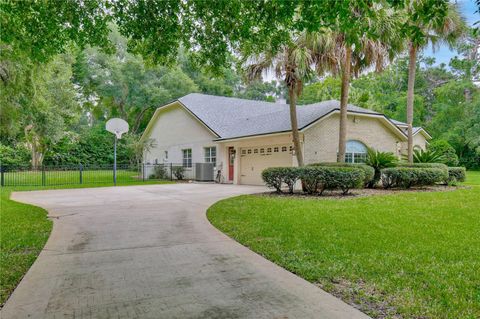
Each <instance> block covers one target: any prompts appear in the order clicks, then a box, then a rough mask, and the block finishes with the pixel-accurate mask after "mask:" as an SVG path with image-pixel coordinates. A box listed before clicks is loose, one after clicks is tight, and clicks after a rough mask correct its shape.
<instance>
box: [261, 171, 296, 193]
mask: <svg viewBox="0 0 480 319" xmlns="http://www.w3.org/2000/svg"><path fill="white" fill-rule="evenodd" d="M262 179H263V181H264V182H265V184H266V185H267V186H268V187H270V188H274V189H275V190H276V191H277V192H278V193H281V192H282V186H283V184H286V185H287V187H288V191H289V193H293V188H294V186H295V183H296V182H297V180H298V179H299V170H298V168H297V167H270V168H267V169H264V170H263V171H262Z"/></svg>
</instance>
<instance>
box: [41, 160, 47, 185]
mask: <svg viewBox="0 0 480 319" xmlns="http://www.w3.org/2000/svg"><path fill="white" fill-rule="evenodd" d="M45 179H46V176H45V165H42V186H45V184H46V180H45Z"/></svg>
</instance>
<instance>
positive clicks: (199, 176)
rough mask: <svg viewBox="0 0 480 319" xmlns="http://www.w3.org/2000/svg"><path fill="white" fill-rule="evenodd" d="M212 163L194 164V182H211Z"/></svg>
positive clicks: (212, 173)
mask: <svg viewBox="0 0 480 319" xmlns="http://www.w3.org/2000/svg"><path fill="white" fill-rule="evenodd" d="M213 175H214V167H213V163H195V180H196V181H199V182H211V181H213Z"/></svg>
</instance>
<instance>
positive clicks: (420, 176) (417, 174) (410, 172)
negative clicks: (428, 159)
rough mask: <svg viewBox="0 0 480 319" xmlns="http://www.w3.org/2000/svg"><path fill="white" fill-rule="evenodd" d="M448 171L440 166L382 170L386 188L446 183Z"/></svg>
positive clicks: (383, 182)
mask: <svg viewBox="0 0 480 319" xmlns="http://www.w3.org/2000/svg"><path fill="white" fill-rule="evenodd" d="M447 179H448V171H446V170H445V169H443V168H438V167H392V168H384V169H383V170H382V184H383V187H385V188H391V187H400V188H410V187H412V186H430V185H435V184H437V183H444V182H445V181H446V180H447Z"/></svg>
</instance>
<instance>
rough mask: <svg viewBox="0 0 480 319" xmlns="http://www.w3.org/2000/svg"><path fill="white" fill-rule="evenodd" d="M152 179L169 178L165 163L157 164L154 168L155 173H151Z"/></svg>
mask: <svg viewBox="0 0 480 319" xmlns="http://www.w3.org/2000/svg"><path fill="white" fill-rule="evenodd" d="M150 178H151V179H168V178H169V177H168V174H167V170H166V169H165V167H164V166H163V165H156V166H155V167H154V168H153V174H152V175H150Z"/></svg>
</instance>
